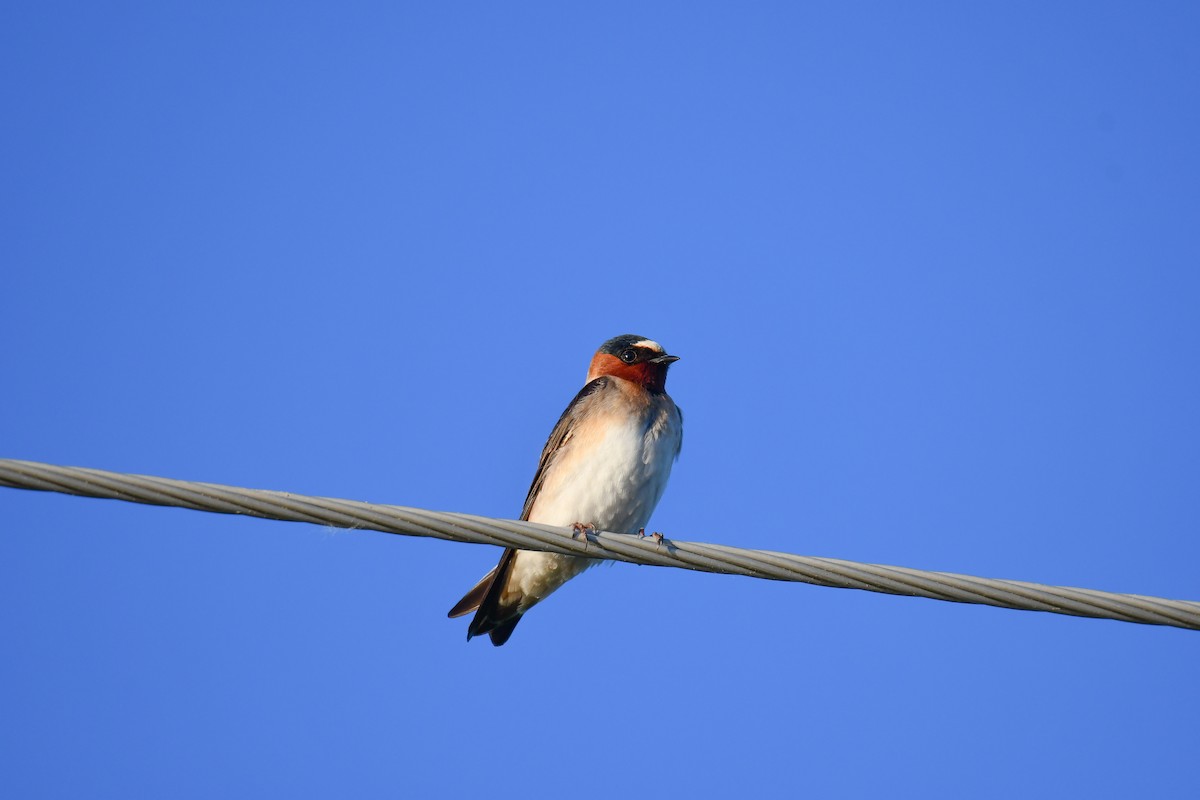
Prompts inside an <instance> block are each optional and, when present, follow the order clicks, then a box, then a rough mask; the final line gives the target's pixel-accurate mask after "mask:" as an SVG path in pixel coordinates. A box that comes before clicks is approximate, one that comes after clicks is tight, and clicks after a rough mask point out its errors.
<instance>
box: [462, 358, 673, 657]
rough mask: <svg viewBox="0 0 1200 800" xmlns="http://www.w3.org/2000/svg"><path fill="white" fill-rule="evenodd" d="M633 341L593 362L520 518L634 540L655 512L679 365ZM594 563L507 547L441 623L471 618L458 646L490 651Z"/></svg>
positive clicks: (669, 456)
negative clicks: (469, 643)
mask: <svg viewBox="0 0 1200 800" xmlns="http://www.w3.org/2000/svg"><path fill="white" fill-rule="evenodd" d="M678 360H679V357H678V356H671V355H667V353H666V351H665V350H663V348H662V345H660V344H658V343H657V342H652V341H650V340H649V339H646V338H645V337H642V336H631V335H626V336H618V337H616V338H614V339H609V340H608V341H607V342H605V343H604V344H602V345H600V349H599V350H597V351H596V355H595V356H593V357H592V363H591V367H590V368H589V369H588V374H587V383H586V385H585V386H584V387H583V389H582V390H580V392H579V394H577V395H575V399H574V400H572V401H571V404H570V405H569V406H567V410H566V411H564V412H563V414H562V416H561V417H559V420H558V424H557V425H555V426H554V430H553V431H551V432H550V438H549V439H548V440H547V441H546V447H545V448H544V449H543V450H542V458H541V461H540V462H539V463H538V468H537V473H536V474H534V476H533V485H532V486H530V487H529V496H528V497H526V498H525V507H524V509H522V511H521V519H525V520H529V521H530V522H541V523H545V524H547V525H562V526H573V527H575V529H576V530H580V529H582V528H596V529H597V530H602V531H612V532H614V533H638V532H640V531H642V530H643V529H644V528H645V526H646V523H647V522H648V521H649V520H650V514H651V513H652V512H653V511H654V507H655V506H656V505H658V500H659V498H660V497H662V493H663V489H665V488H666V486H667V478H668V477H670V475H671V465H672V464H673V463H674V462H675V459H676V458H677V457H678V456H679V448H680V446H681V445H682V442H683V414H682V413H681V412H680V411H679V408H678V406H676V405H675V403H674V402H673V401H672V400H671V398H670V397H669V396H668V395H667V392H666V382H667V368H668V367H670V365H671V363H672V362H674V361H678ZM596 563H598V561H597V560H596V559H594V558H583V557H579V556H564V555H559V554H557V553H542V552H538V551H534V550H516V549H513V548H509V549H507V550H505V551H504V555H503V556H501V557H500V563H499V564H498V565H497V566H496V568H495V569H493V570H492V571H491V572H489V573H488V574H487V575H485V576H483V580H481V581H479V583H477V584H475V587H474V588H473V589H471V591H469V592H467V594H466V596H464V597H463V599H462V600H459V601H458V603H457V605H455V606H454V608H452V609H450V614H449V616H451V617H461V616H463V615H464V614H469V613H470V612H472V611H474V612H475V618H474V619H473V620H472V621H471V625H470V627H469V628H468V629H467V639H468V640H469V639H470V638H471V637H472V636H480V635H482V634H485V633H486V634H488V636H490V637H491V640H492V644H493V645H496V646H497V647H499V646H500V645H502V644H504V643H505V642H507V641H508V637H509V636H511V635H512V632H513V628H515V627H516V626H517V623H518V622H520V621H521V615H522V614H524V613H525V612H526V611H528V610H529V609H531V608H533V606H534V605H536V604H537V603H539V602H541V601H542V600H545V599H546V598H547V597H549V596H550V593H551V592H553V591H554V590H555V589H557V588H558V587H560V586H562V585H563V584H564V583H566V582H567V581H569V580H570V579H571V578H574V577H575V576H576V575H578V574H579V573H581V572H583V571H584V570H585V569H587V568H588V567H590V566H592V565H594V564H596Z"/></svg>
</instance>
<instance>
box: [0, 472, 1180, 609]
mask: <svg viewBox="0 0 1200 800" xmlns="http://www.w3.org/2000/svg"><path fill="white" fill-rule="evenodd" d="M0 486H8V487H11V488H15V489H34V490H38V491H46V492H62V493H64V494H74V495H83V496H85V497H101V498H108V499H113V500H127V501H129V502H134V503H148V504H150V505H159V506H176V507H180V508H191V509H195V510H197V511H213V512H217V513H220V514H246V515H249V516H254V517H263V518H265V519H275V520H283V521H288V522H310V523H313V524H316V525H329V526H334V527H338V528H353V529H365V530H374V531H382V532H384V533H398V534H404V535H407V536H432V537H434V538H437V539H447V540H450V541H455V542H470V543H473V544H494V545H501V546H503V547H517V548H521V549H525V550H548V551H551V552H555V553H566V554H568V555H581V556H590V557H592V558H609V559H615V560H618V561H628V562H631V563H634V564H646V565H650V566H657V567H684V568H686V569H693V570H700V571H702V572H717V573H725V574H732V575H747V576H749V577H752V578H769V579H771V580H779V581H800V582H803V583H812V584H816V585H818V586H833V587H838V588H842V589H864V590H867V591H871V592H883V593H885V594H897V595H909V596H912V597H928V598H932V599H934V600H949V601H953V602H956V603H977V604H980V605H988V606H999V607H1001V608H1012V609H1019V610H1024V611H1050V612H1053V613H1056V614H1070V615H1073V616H1078V617H1096V618H1099V619H1113V620H1121V621H1124V622H1140V623H1144V624H1147V625H1169V626H1173V627H1177V628H1190V629H1192V630H1200V602H1192V601H1186V600H1167V599H1164V598H1160V597H1144V596H1142V595H1135V594H1116V593H1113V592H1101V591H1097V590H1094V589H1074V588H1070V587H1065V586H1047V585H1043V584H1039V583H1026V582H1024V581H1010V580H997V579H993V578H976V577H972V576H970V575H956V574H954V573H950V572H926V571H924V570H918V569H909V568H907V567H890V566H885V565H881V564H863V563H859V562H855V561H842V560H839V559H835V558H815V557H812V556H798V555H793V554H791V553H776V552H771V551H768V550H746V549H742V548H738V547H727V546H725V545H717V544H701V543H697V542H682V541H677V540H663V541H662V542H656V541H654V539H652V538H644V539H643V538H639V537H637V536H630V535H627V534H614V533H605V532H595V533H593V532H590V531H589V532H585V533H583V534H579V535H573V534H572V531H571V529H569V528H558V527H554V526H550V525H540V524H536V523H532V522H519V521H516V520H504V519H493V518H490V517H477V516H473V515H471V514H459V513H451V512H438V511H426V510H423V509H419V508H406V507H404V506H386V505H374V504H371V503H363V502H359V501H355V500H338V499H333V498H328V497H309V496H306V495H296V494H289V493H287V492H272V491H265V490H262V489H242V488H239V487H235V486H222V485H219V484H214V483H195V482H191V481H178V480H172V479H170V478H155V477H150V476H146V475H128V474H123V473H118V472H106V471H104V470H98V469H84V468H81V467H60V466H55V465H52V464H41V463H37V462H33V461H17V460H13V459H0Z"/></svg>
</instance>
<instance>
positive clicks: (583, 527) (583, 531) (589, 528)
mask: <svg viewBox="0 0 1200 800" xmlns="http://www.w3.org/2000/svg"><path fill="white" fill-rule="evenodd" d="M589 533H590V534H593V535H594V534H595V533H596V526H595V525H593V524H592V523H590V522H574V523H571V538H572V539H577V538H579V536H580V535H582V536H583V538H584V540H585V541H586V540H587V536H588V534H589Z"/></svg>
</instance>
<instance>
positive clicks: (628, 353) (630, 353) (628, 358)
mask: <svg viewBox="0 0 1200 800" xmlns="http://www.w3.org/2000/svg"><path fill="white" fill-rule="evenodd" d="M621 360H622V361H624V362H625V363H626V364H632V363H633V362H635V361H637V351H636V350H634V349H633V348H630V349H628V350H622V351H621Z"/></svg>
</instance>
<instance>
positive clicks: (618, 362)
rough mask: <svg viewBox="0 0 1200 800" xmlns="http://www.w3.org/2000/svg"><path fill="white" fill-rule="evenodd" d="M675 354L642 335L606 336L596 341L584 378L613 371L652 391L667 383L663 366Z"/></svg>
mask: <svg viewBox="0 0 1200 800" xmlns="http://www.w3.org/2000/svg"><path fill="white" fill-rule="evenodd" d="M678 360H679V356H671V355H667V351H666V350H664V349H663V346H662V345H661V344H659V343H658V342H654V341H651V340H650V339H647V338H646V337H644V336H634V335H632V334H626V335H624V336H617V337H614V338H612V339H609V340H608V341H607V342H605V343H604V344H602V345H600V349H599V350H597V351H596V355H594V356H593V357H592V365H591V368H589V369H588V376H587V379H588V382H589V383H591V382H592V381H594V380H595V379H596V378H599V377H602V376H604V375H613V376H616V377H618V378H624V379H625V380H627V381H633V382H634V383H638V384H641V385H642V386H645V387H646V388H647V389H649V390H650V391H652V392H662V391H665V390H666V387H667V368H668V367H669V366H671V363H672V362H674V361H678Z"/></svg>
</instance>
